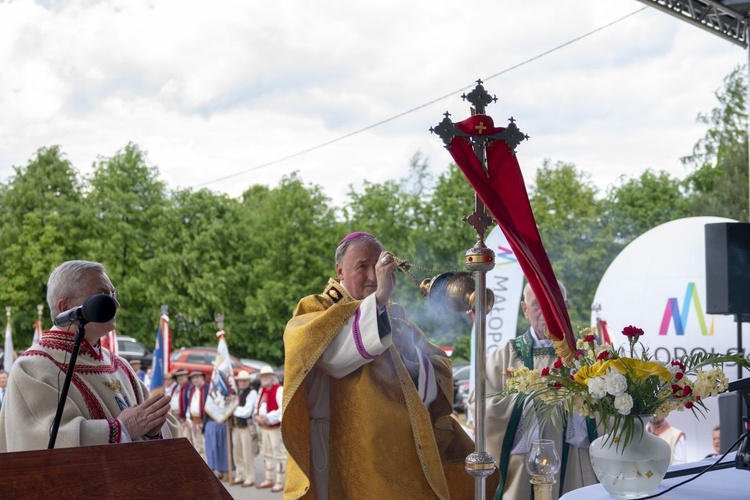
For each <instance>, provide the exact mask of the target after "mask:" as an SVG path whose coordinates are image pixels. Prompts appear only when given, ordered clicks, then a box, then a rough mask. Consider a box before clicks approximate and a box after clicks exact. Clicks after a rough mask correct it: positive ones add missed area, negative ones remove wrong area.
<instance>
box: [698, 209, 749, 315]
mask: <svg viewBox="0 0 750 500" xmlns="http://www.w3.org/2000/svg"><path fill="white" fill-rule="evenodd" d="M706 312H707V313H708V314H747V313H750V223H746V222H719V223H715V224H706Z"/></svg>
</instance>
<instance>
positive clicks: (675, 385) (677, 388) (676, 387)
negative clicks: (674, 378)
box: [672, 384, 682, 397]
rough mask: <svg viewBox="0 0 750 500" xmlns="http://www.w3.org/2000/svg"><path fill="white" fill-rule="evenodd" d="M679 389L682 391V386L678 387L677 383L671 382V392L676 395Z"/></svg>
mask: <svg viewBox="0 0 750 500" xmlns="http://www.w3.org/2000/svg"><path fill="white" fill-rule="evenodd" d="M680 391H682V387H680V386H679V385H677V384H672V394H674V395H675V396H677V393H678V392H680ZM677 397H679V396H677Z"/></svg>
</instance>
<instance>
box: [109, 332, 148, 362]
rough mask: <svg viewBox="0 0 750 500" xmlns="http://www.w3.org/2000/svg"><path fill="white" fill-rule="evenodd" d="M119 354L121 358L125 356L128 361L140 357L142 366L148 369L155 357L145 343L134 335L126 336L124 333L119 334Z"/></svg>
mask: <svg viewBox="0 0 750 500" xmlns="http://www.w3.org/2000/svg"><path fill="white" fill-rule="evenodd" d="M117 354H118V355H119V356H120V357H121V358H125V360H126V361H131V360H133V359H139V360H140V361H141V368H143V369H144V370H148V368H149V367H150V366H151V362H152V361H153V359H154V354H153V353H152V352H151V351H149V350H148V348H146V346H145V345H143V344H141V343H140V342H138V341H137V340H135V339H134V338H133V337H126V336H124V335H118V336H117Z"/></svg>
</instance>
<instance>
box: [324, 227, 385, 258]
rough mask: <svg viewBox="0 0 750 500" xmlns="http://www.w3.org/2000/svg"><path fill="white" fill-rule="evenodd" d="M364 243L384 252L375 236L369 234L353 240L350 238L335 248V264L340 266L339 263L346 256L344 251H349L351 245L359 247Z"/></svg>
mask: <svg viewBox="0 0 750 500" xmlns="http://www.w3.org/2000/svg"><path fill="white" fill-rule="evenodd" d="M365 243H368V244H369V243H372V244H374V245H377V246H378V247H379V248H380V251H381V252H382V251H383V250H385V247H384V246H383V244H382V243H381V242H380V240H379V239H377V238H376V237H375V236H372V235H370V234H362V235H360V236H357V237H355V238H351V239H349V240H346V241H344V242H343V243H341V244H340V245H339V246H338V248H336V256H335V258H336V264H341V261H343V260H344V255H346V251H347V250H348V249H349V247H350V246H351V245H353V244H354V245H359V244H365Z"/></svg>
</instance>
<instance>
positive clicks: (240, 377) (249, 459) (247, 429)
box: [232, 370, 258, 488]
mask: <svg viewBox="0 0 750 500" xmlns="http://www.w3.org/2000/svg"><path fill="white" fill-rule="evenodd" d="M251 378H252V377H250V374H249V373H248V372H247V371H245V370H241V371H240V373H238V374H237V376H236V377H235V380H236V381H237V390H238V392H239V396H240V404H239V406H237V408H235V410H234V413H233V414H232V417H233V418H232V448H233V450H234V463H235V466H236V467H237V477H236V478H235V479H234V480H233V481H232V484H242V487H243V488H249V487H250V486H253V485H254V484H255V445H254V443H253V433H252V426H253V425H254V424H253V422H252V417H253V415H254V414H255V409H256V407H257V406H258V391H256V390H255V389H253V388H251V387H250V379H251Z"/></svg>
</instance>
